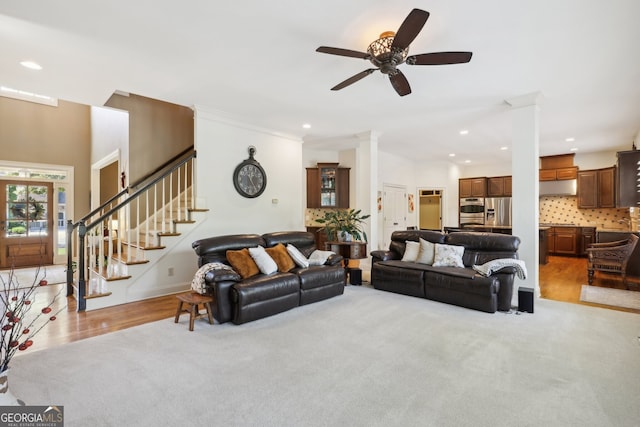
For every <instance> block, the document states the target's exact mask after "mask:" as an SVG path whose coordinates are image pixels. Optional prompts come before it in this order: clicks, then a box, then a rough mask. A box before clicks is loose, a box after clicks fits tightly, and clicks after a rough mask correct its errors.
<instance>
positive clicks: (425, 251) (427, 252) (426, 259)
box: [416, 237, 436, 265]
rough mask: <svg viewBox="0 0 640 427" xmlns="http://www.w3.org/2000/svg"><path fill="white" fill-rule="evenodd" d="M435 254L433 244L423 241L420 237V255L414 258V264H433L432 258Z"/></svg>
mask: <svg viewBox="0 0 640 427" xmlns="http://www.w3.org/2000/svg"><path fill="white" fill-rule="evenodd" d="M435 252H436V245H435V243H431V242H428V241H426V240H424V239H423V238H422V237H421V238H420V253H419V254H418V258H416V262H417V263H419V264H427V265H431V264H433V258H434V256H435Z"/></svg>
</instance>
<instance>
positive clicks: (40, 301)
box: [32, 256, 640, 351]
mask: <svg viewBox="0 0 640 427" xmlns="http://www.w3.org/2000/svg"><path fill="white" fill-rule="evenodd" d="M539 271H540V275H539V281H540V293H541V296H542V298H547V299H552V300H557V301H564V302H569V303H575V304H585V305H591V306H599V307H602V308H603V309H611V310H619V311H627V312H632V313H638V314H640V310H633V309H626V308H617V307H608V306H601V305H598V304H590V303H583V302H581V301H580V290H581V286H582V285H583V284H586V283H587V261H586V259H585V258H574V257H555V256H551V257H549V262H548V263H547V264H546V265H541V266H540V270H539ZM594 286H604V287H611V288H617V289H624V288H623V286H622V282H621V281H620V278H619V276H613V275H610V276H607V275H604V274H602V273H596V279H595V281H594ZM65 287H66V285H50V286H47V287H43V288H39V289H38V295H37V297H36V298H35V301H34V308H33V309H34V310H40V308H42V306H45V305H46V304H48V303H49V302H50V301H51V299H52V298H53V296H54V295H55V294H56V293H57V292H58V291H60V290H61V289H62V294H61V295H60V297H59V298H58V301H57V302H56V304H58V305H59V306H60V307H62V308H63V310H62V311H61V312H60V313H59V314H58V315H57V320H56V321H54V322H50V323H49V324H48V325H46V326H45V328H44V329H42V331H40V333H39V334H38V335H36V336H35V338H34V344H33V347H32V348H33V350H34V351H35V350H40V349H44V348H50V347H55V346H58V345H62V344H66V343H69V342H73V341H77V340H81V339H84V338H89V337H93V336H97V335H102V334H106V333H109V332H114V331H118V330H121V329H126V328H130V327H132V326H137V325H141V324H144V323H149V322H154V321H157V320H162V319H167V318H171V317H173V316H174V315H175V311H176V308H177V304H178V300H177V299H176V297H175V295H169V296H164V297H159V298H153V299H149V300H146V301H140V302H135V303H130V304H124V305H120V306H116V307H110V308H103V309H100V310H94V311H90V312H82V313H77V312H76V302H75V300H74V299H73V298H71V297H69V298H67V297H65V296H64V289H65ZM631 289H632V290H637V291H640V284H639V283H638V282H636V281H634V282H632V285H631ZM65 304H66V307H65ZM38 306H40V307H38ZM54 311H56V310H54ZM180 322H181V323H180V325H179V326H178V325H176V327H181V328H184V330H185V333H189V331H188V316H186V315H183V316H182V317H181V319H180Z"/></svg>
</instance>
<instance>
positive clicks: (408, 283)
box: [371, 230, 520, 313]
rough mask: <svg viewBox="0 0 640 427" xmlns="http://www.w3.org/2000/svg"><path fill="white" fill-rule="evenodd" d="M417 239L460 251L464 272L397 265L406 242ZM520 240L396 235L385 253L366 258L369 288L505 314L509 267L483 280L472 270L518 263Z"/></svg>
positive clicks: (510, 288) (501, 236)
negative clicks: (496, 262) (508, 261)
mask: <svg viewBox="0 0 640 427" xmlns="http://www.w3.org/2000/svg"><path fill="white" fill-rule="evenodd" d="M419 238H422V239H424V240H426V241H429V242H431V243H441V244H447V245H457V246H464V255H463V257H462V260H463V263H464V266H465V268H460V267H433V266H431V265H427V264H420V263H416V262H407V261H401V259H402V257H403V255H404V252H405V246H406V243H405V242H406V241H407V240H411V241H416V242H417V241H418V240H419ZM519 245H520V239H519V238H518V237H516V236H510V235H504V234H494V233H480V232H456V233H451V234H443V233H440V232H438V231H426V230H407V231H395V232H393V234H392V235H391V243H390V244H389V250H386V251H385V250H377V251H373V252H371V256H372V266H371V284H372V285H373V287H374V288H375V289H381V290H385V291H390V292H396V293H400V294H405V295H412V296H416V297H421V298H426V299H430V300H435V301H440V302H445V303H448V304H454V305H458V306H461V307H467V308H472V309H475V310H480V311H486V312H488V313H495V312H496V311H497V310H499V311H509V310H510V309H511V298H512V295H513V282H514V278H515V275H516V269H515V268H514V267H504V268H502V269H501V270H500V271H498V272H497V273H494V274H492V275H490V276H488V277H485V276H482V275H480V274H478V273H477V272H476V271H475V270H474V269H473V268H472V266H473V265H481V264H484V263H486V262H488V261H492V260H495V259H502V258H518V246H519Z"/></svg>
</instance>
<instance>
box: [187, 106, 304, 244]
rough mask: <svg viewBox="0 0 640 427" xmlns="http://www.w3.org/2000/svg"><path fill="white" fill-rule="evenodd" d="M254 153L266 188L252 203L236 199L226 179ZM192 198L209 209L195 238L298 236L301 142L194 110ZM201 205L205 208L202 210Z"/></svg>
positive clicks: (301, 211) (301, 212)
mask: <svg viewBox="0 0 640 427" xmlns="http://www.w3.org/2000/svg"><path fill="white" fill-rule="evenodd" d="M250 145H253V146H255V147H256V150H257V152H256V155H255V159H256V160H257V161H258V162H260V164H261V165H262V167H263V168H264V169H265V172H266V174H267V188H266V190H265V191H264V193H262V195H260V196H259V197H257V198H253V199H247V198H244V197H242V196H240V195H239V194H238V193H237V192H236V190H235V188H234V186H233V180H232V175H233V171H234V169H235V168H236V166H237V165H238V164H239V163H241V162H242V161H244V160H246V159H247V158H248V157H249V154H248V147H249V146H250ZM195 146H196V151H197V153H198V170H197V178H198V179H197V182H198V188H197V195H198V199H199V200H198V203H199V206H200V207H206V208H208V209H209V214H208V220H207V221H206V223H205V224H204V226H203V227H201V230H199V232H198V238H202V237H207V236H215V235H221V234H235V233H258V234H262V233H267V232H272V231H286V230H304V208H305V204H306V203H305V202H306V200H304V199H303V185H304V182H305V176H304V174H303V168H302V167H301V165H302V164H303V163H302V141H301V140H299V139H296V138H293V137H288V136H286V135H279V134H277V133H275V132H272V131H270V130H266V129H259V128H255V127H252V126H250V125H245V124H242V123H234V122H231V121H228V120H225V119H223V118H221V117H218V116H216V114H215V113H212V112H209V111H207V110H206V109H204V108H202V107H197V108H196V129H195ZM205 203H206V205H207V206H203V205H204V204H205Z"/></svg>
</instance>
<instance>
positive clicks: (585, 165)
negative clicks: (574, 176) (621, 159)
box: [574, 151, 618, 170]
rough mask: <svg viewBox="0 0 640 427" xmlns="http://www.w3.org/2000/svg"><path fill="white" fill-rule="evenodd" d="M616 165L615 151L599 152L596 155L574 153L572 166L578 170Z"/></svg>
mask: <svg viewBox="0 0 640 427" xmlns="http://www.w3.org/2000/svg"><path fill="white" fill-rule="evenodd" d="M617 163H618V156H617V155H616V152H615V151H600V152H597V153H576V156H575V158H574V164H575V165H576V166H578V168H579V169H586V170H588V169H600V168H608V167H611V166H613V165H615V164H617Z"/></svg>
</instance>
